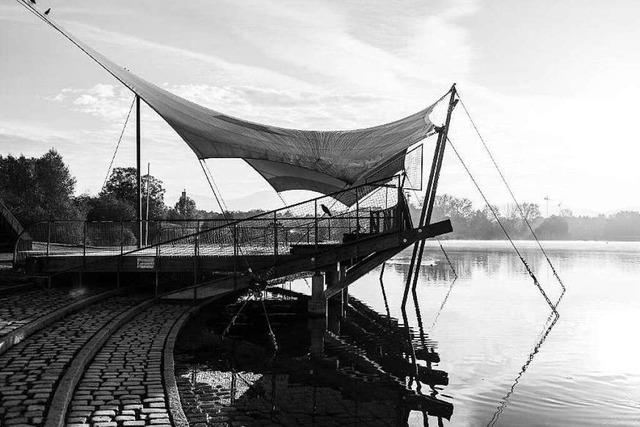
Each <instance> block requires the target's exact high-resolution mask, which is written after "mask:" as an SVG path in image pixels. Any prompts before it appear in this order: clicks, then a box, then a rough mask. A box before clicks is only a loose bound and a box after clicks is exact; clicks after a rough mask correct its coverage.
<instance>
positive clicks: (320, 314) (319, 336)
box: [308, 272, 327, 357]
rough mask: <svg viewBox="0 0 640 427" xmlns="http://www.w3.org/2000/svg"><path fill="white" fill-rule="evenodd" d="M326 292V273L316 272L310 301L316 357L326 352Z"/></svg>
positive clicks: (310, 327)
mask: <svg viewBox="0 0 640 427" xmlns="http://www.w3.org/2000/svg"><path fill="white" fill-rule="evenodd" d="M323 293H324V275H323V274H322V273H320V272H316V273H315V274H314V275H313V277H312V278H311V300H310V301H309V309H308V311H309V335H310V338H311V346H310V349H309V351H310V353H311V355H312V356H314V357H322V355H323V354H324V332H325V330H326V328H327V301H326V299H325V298H324V296H323Z"/></svg>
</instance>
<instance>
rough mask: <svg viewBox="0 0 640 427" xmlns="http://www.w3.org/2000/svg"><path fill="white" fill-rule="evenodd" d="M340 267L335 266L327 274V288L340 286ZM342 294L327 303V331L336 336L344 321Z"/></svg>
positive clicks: (331, 298) (336, 295)
mask: <svg viewBox="0 0 640 427" xmlns="http://www.w3.org/2000/svg"><path fill="white" fill-rule="evenodd" d="M339 277H340V276H339V273H338V265H333V266H332V267H331V268H329V269H328V270H327V271H326V272H325V280H326V282H327V288H331V287H334V286H338V282H339ZM342 303H343V301H342V292H338V293H337V294H335V295H334V296H332V297H330V298H329V299H328V301H327V329H329V331H331V332H333V333H334V334H339V333H340V322H341V321H342V314H343V307H342Z"/></svg>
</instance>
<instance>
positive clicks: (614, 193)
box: [0, 0, 640, 214]
mask: <svg viewBox="0 0 640 427" xmlns="http://www.w3.org/2000/svg"><path fill="white" fill-rule="evenodd" d="M37 6H38V7H39V8H41V9H42V10H44V9H46V8H48V7H51V8H52V13H51V17H52V18H53V19H54V20H56V21H57V22H60V23H61V24H62V25H63V26H65V27H66V28H68V29H69V30H70V31H71V32H72V33H74V34H75V35H76V36H78V37H79V38H80V39H82V40H84V41H86V42H87V43H88V44H90V45H91V46H93V47H94V48H96V49H97V50H99V51H101V52H102V53H104V54H105V55H107V56H108V57H110V58H111V59H113V60H114V61H115V62H117V63H119V64H121V65H123V66H126V67H127V68H129V69H131V70H132V71H134V72H136V73H138V74H140V75H141V76H142V77H144V78H146V79H148V80H149V81H151V82H153V83H156V84H158V85H160V86H162V87H164V88H166V89H168V90H170V91H172V92H174V93H177V94H179V95H181V96H184V97H186V98H188V99H190V100H193V101H195V102H198V103H201V104H204V105H207V106H209V107H211V108H214V109H216V110H219V111H223V112H225V113H228V114H231V115H235V116H238V117H241V118H245V119H248V120H253V121H258V122H262V123H268V124H274V125H280V126H286V127H295V128H306V129H309V128H318V129H327V128H356V127H364V126H370V125H375V124H379V123H383V122H387V121H391V120H394V119H397V118H399V117H402V116H404V115H407V114H410V113H412V112H415V111H417V110H419V109H420V108H423V107H425V106H426V105H428V104H430V103H431V102H433V100H435V99H437V98H438V97H440V96H441V95H442V94H443V93H444V92H446V91H447V90H448V88H449V86H450V85H451V83H453V82H457V84H458V87H459V89H460V91H461V93H462V97H463V100H464V101H465V103H466V104H467V106H468V107H469V108H470V109H471V111H472V114H473V115H474V118H475V119H476V120H477V122H478V125H479V126H480V129H481V131H482V132H483V134H484V136H485V137H486V140H487V142H488V143H489V145H490V146H491V147H492V149H493V151H494V154H495V155H496V157H497V159H498V161H499V162H500V164H501V166H502V167H503V169H504V172H505V173H506V175H507V177H508V178H509V181H510V182H511V184H512V186H513V188H514V190H515V192H516V195H517V196H518V198H519V199H520V200H521V201H529V202H534V203H538V204H539V205H540V209H541V212H542V213H543V214H544V213H545V201H544V197H545V196H549V197H550V198H551V201H550V203H549V211H550V213H552V212H553V211H554V210H557V209H558V205H559V204H561V207H562V208H569V209H571V210H573V212H574V213H576V214H598V213H612V212H615V211H619V210H625V209H635V210H640V197H639V196H637V195H636V193H635V192H631V191H625V190H626V189H627V188H628V187H630V186H632V185H633V184H634V183H637V182H640V179H639V178H640V170H639V169H638V168H637V167H636V165H635V163H636V161H637V160H636V158H637V155H638V154H639V153H640V150H639V149H638V148H637V147H636V146H635V145H634V142H635V141H636V140H637V139H638V133H639V132H638V129H637V127H636V126H635V120H634V117H633V114H634V112H635V111H634V110H635V108H634V101H633V100H634V98H635V97H636V95H638V94H639V93H640V85H639V84H638V83H637V77H636V76H637V74H638V71H640V52H639V51H638V50H637V49H636V48H635V43H634V41H635V40H638V38H639V36H640V28H638V27H637V25H636V24H635V17H637V16H638V14H639V12H640V4H639V3H637V2H633V1H631V0H628V1H619V2H616V3H615V4H608V3H604V2H591V3H590V4H589V5H588V6H587V5H585V4H584V3H582V2H578V1H564V2H550V1H543V2H536V3H529V2H512V1H502V2H491V3H489V2H483V1H474V0H459V1H454V2H444V1H438V2H434V3H432V4H424V3H422V2H407V3H406V4H404V5H402V7H400V5H398V4H396V3H392V4H389V3H381V4H376V5H375V7H374V6H373V5H371V4H370V3H368V2H362V1H349V2H337V1H324V2H320V1H318V2H305V4H304V5H301V4H299V3H296V2H271V1H255V2H242V3H236V2H230V1H222V2H217V3H216V5H215V6H212V5H211V4H210V3H208V2H204V1H198V2H190V3H189V4H176V3H172V2H167V1H154V2H150V1H141V2H135V3H130V2H123V1H113V2H107V3H104V2H103V3H96V4H87V3H86V2H80V1H78V0H69V1H66V2H65V3H64V4H58V3H56V2H54V1H49V2H46V1H39V2H38V5H37ZM394 6H395V7H394ZM0 21H1V22H2V25H0V61H1V64H2V66H1V67H0V79H1V80H2V82H3V83H2V88H1V91H0V117H1V118H0V154H2V155H6V154H14V155H18V154H20V153H24V154H25V155H27V156H39V155H41V154H43V153H44V152H46V151H47V150H48V149H49V148H51V147H55V148H56V149H57V150H58V151H59V152H60V153H61V154H62V155H63V156H64V158H65V161H67V163H68V164H69V165H70V168H71V172H72V174H73V175H74V176H76V178H77V180H78V184H77V188H76V192H77V193H78V194H81V193H92V194H93V193H96V192H98V191H99V188H100V186H101V185H102V182H103V180H104V178H105V173H106V170H107V166H108V163H109V160H110V159H111V156H112V154H113V150H114V148H115V144H116V141H117V137H118V135H119V133H120V130H121V128H122V124H123V122H124V118H125V116H126V114H127V111H128V108H129V105H130V103H131V100H132V95H131V94H130V93H129V92H128V91H126V90H124V89H123V87H122V86H121V85H120V84H118V82H116V81H115V80H114V79H113V78H112V77H110V76H109V75H108V74H107V73H106V72H104V71H103V70H101V69H100V68H99V67H98V66H97V65H96V64H95V63H93V62H92V61H91V60H89V59H88V58H87V57H86V56H85V55H84V54H82V53H81V52H80V51H79V50H78V49H77V48H75V47H74V46H72V45H71V44H70V43H69V42H68V41H66V40H64V39H63V38H62V37H61V36H60V35H59V34H57V33H55V32H54V31H52V30H51V29H50V28H47V27H46V26H45V25H44V24H43V23H42V22H40V21H38V20H37V19H36V18H35V17H33V16H32V15H30V14H29V13H28V12H27V11H25V10H24V9H23V8H22V7H20V5H19V4H18V3H17V2H8V3H6V4H3V5H2V6H0ZM569 28H570V29H571V31H568V29H569ZM605 34H606V37H603V35H605ZM142 119H143V126H142V132H143V134H142V136H143V159H142V161H143V164H144V165H145V168H146V164H147V162H151V173H152V175H154V176H156V177H158V178H160V179H161V180H162V181H163V182H164V184H165V187H166V188H167V194H166V202H167V204H168V205H172V204H173V203H175V201H176V200H177V199H178V197H179V195H180V192H181V191H182V190H183V189H184V188H187V189H188V191H189V193H190V194H191V195H192V196H193V197H194V198H195V199H196V201H197V204H198V207H199V208H201V209H206V210H213V209H215V208H216V206H215V203H214V201H213V198H212V197H211V192H210V190H209V189H208V186H207V183H206V180H205V178H204V176H203V175H202V172H201V171H200V169H199V166H198V164H197V161H196V158H195V155H194V154H193V153H192V152H191V151H190V150H189V148H188V147H187V146H186V144H184V143H183V142H182V140H180V138H179V137H178V136H177V135H176V134H175V132H173V130H172V129H171V128H169V126H167V125H166V124H165V123H163V122H162V121H161V120H160V119H159V118H158V117H157V116H156V115H155V114H153V113H152V112H151V111H150V110H149V109H148V108H144V109H143V118H142ZM132 124H133V123H130V126H128V127H127V131H126V133H125V138H124V140H123V142H122V146H121V147H120V151H119V154H118V156H117V158H116V161H115V164H114V165H115V166H133V165H134V126H132ZM452 126H453V129H452V139H453V140H454V141H455V143H456V146H457V147H458V148H459V149H460V150H461V151H462V153H463V155H464V156H465V159H466V160H467V161H468V163H469V165H470V167H471V168H472V169H473V171H474V173H476V174H477V175H478V176H479V179H480V181H481V184H482V185H483V186H484V187H485V189H486V190H487V191H488V193H489V195H490V200H491V202H492V203H493V204H504V203H508V202H509V200H508V198H507V193H506V191H505V190H504V188H503V187H501V186H499V182H498V180H497V175H496V174H495V172H494V171H492V169H491V168H490V165H489V162H488V159H487V158H486V155H485V154H483V153H482V151H481V146H480V144H479V142H478V141H477V140H476V139H474V138H475V137H474V136H473V134H472V132H471V130H472V128H471V127H470V125H469V123H468V122H467V120H466V118H465V116H464V114H463V111H462V109H461V108H458V109H457V111H456V114H455V116H454V119H453V124H452ZM428 157H429V156H427V158H428ZM425 163H427V162H425ZM209 165H210V166H211V168H212V170H213V173H214V175H215V177H216V181H217V182H218V185H219V186H220V188H221V191H222V193H223V196H224V197H225V199H226V200H227V201H228V202H230V204H231V206H230V208H233V205H232V201H233V200H234V199H238V200H243V199H247V198H248V197H251V195H253V194H263V195H264V200H262V202H263V203H265V204H266V203H269V204H271V206H267V205H266V206H265V207H278V205H276V206H273V204H274V203H280V202H279V199H278V198H277V196H276V195H275V193H274V192H273V190H271V189H270V187H269V186H268V185H267V184H266V183H265V182H264V181H263V180H262V178H261V177H259V176H258V175H257V173H256V172H254V171H253V170H252V169H251V168H250V167H248V166H247V165H245V164H244V163H243V162H242V161H241V160H210V161H209ZM187 172H188V173H187ZM267 192H269V193H267ZM440 192H441V193H445V192H446V193H450V194H454V195H456V196H460V197H468V198H471V199H472V200H473V201H474V203H476V204H481V203H482V202H481V201H480V199H479V198H478V196H477V194H476V193H475V190H474V188H473V186H472V185H471V183H470V182H469V180H468V179H467V177H466V176H465V175H464V173H463V171H462V169H461V168H460V166H459V164H458V162H457V160H456V159H455V158H454V157H453V155H452V152H451V150H449V151H448V153H447V156H446V158H445V164H444V169H443V175H442V181H441V187H440ZM267 194H272V195H273V197H270V196H269V199H272V200H270V201H268V200H266V197H267V196H266V195H267ZM630 194H631V196H629V195H630ZM300 197H302V195H301V194H288V193H285V194H284V198H285V200H287V201H293V200H297V199H299V198H300ZM256 203H257V204H259V203H260V201H256ZM280 205H281V203H280Z"/></svg>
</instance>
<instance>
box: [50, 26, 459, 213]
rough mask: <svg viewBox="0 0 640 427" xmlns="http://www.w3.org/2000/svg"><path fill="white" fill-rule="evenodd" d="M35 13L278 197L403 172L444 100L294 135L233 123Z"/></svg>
mask: <svg viewBox="0 0 640 427" xmlns="http://www.w3.org/2000/svg"><path fill="white" fill-rule="evenodd" d="M39 15H40V17H41V18H42V19H43V20H45V21H47V22H48V23H49V24H51V25H52V26H53V27H54V28H55V29H57V30H58V31H59V32H60V33H62V34H63V35H64V36H65V37H66V38H68V39H69V40H70V41H71V42H72V43H74V44H75V45H76V46H77V47H79V48H80V49H81V50H82V51H84V52H85V53H86V54H87V55H88V56H90V57H91V58H92V59H93V60H94V61H96V62H97V63H98V64H99V65H100V66H102V67H103V68H104V69H105V70H106V71H108V72H109V73H110V74H111V75H113V76H114V77H115V78H116V79H118V80H119V81H120V82H121V83H122V84H123V85H125V86H126V87H127V88H129V89H130V90H131V91H132V92H134V93H135V94H136V95H138V96H139V97H140V98H141V99H142V100H144V101H145V102H146V103H147V104H148V105H149V106H150V107H151V108H152V109H153V110H155V111H156V113H158V114H159V115H160V116H161V117H162V118H163V119H164V120H165V121H166V122H167V123H168V124H169V125H170V126H171V127H172V128H173V129H174V130H175V131H176V132H177V133H178V135H180V137H181V138H182V139H183V140H184V141H185V142H186V143H187V144H188V145H189V147H191V149H192V150H193V151H194V153H195V154H196V155H197V157H198V158H199V159H209V158H241V159H244V160H245V161H246V162H247V163H249V165H251V166H252V167H253V168H254V169H255V170H256V171H258V173H260V174H261V175H262V176H263V177H264V178H265V179H266V180H267V181H268V182H269V184H270V185H271V186H272V187H273V188H274V189H275V190H276V191H285V190H312V191H317V192H320V193H324V194H329V193H332V192H336V191H339V190H342V189H345V188H348V187H350V186H352V185H356V184H361V183H365V182H367V181H370V180H372V179H380V178H384V177H390V176H393V175H394V174H395V173H396V172H398V171H400V170H402V169H403V168H404V155H405V154H406V150H407V148H408V147H410V146H411V145H413V144H415V143H417V142H419V141H421V140H423V139H424V138H426V137H427V136H429V135H431V134H432V133H433V132H434V124H433V123H432V122H431V121H430V119H429V114H430V113H431V111H432V110H433V108H434V107H435V106H436V104H437V103H438V102H440V100H442V98H440V99H439V100H438V101H436V102H435V103H433V104H432V105H430V106H429V107H427V108H425V109H423V110H421V111H418V112H417V113H414V114H412V115H410V116H408V117H405V118H403V119H400V120H396V121H394V122H391V123H387V124H383V125H380V126H374V127H370V128H365V129H356V130H337V131H312V130H296V129H286V128H281V127H276V126H268V125H262V124H258V123H253V122H250V121H246V120H241V119H238V118H234V117H231V116H228V115H225V114H222V113H220V112H218V111H215V110H212V109H209V108H206V107H203V106H201V105H198V104H196V103H194V102H191V101H189V100H187V99H184V98H182V97H180V96H177V95H174V94H173V93H171V92H169V91H167V90H165V89H162V88H160V87H158V86H156V85H154V84H152V83H150V82H148V81H146V80H144V79H142V78H140V77H138V76H137V75H135V74H134V73H132V72H130V71H129V70H127V69H125V68H124V67H122V66H120V65H118V64H116V63H114V62H112V61H111V60H109V59H108V58H106V57H105V56H103V55H102V54H100V53H99V52H97V51H96V50H94V49H92V48H91V47H90V46H88V45H86V44H85V43H83V42H82V41H80V40H79V39H77V38H76V37H75V36H73V35H71V34H70V33H69V32H67V31H66V30H65V29H64V28H62V27H61V26H59V25H57V24H55V23H53V22H52V21H51V20H50V19H48V17H45V16H43V15H42V14H39ZM445 96H446V94H445ZM443 97H444V96H443ZM345 202H346V203H347V204H351V203H353V202H354V200H345Z"/></svg>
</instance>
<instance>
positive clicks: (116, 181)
mask: <svg viewBox="0 0 640 427" xmlns="http://www.w3.org/2000/svg"><path fill="white" fill-rule="evenodd" d="M142 182H143V206H142V212H143V216H144V217H146V216H147V214H146V213H147V210H148V212H149V214H148V217H149V219H152V220H157V219H166V220H169V221H176V220H190V219H222V218H223V216H222V214H220V213H217V212H208V211H203V210H199V209H197V207H196V203H195V201H194V200H193V199H191V198H190V197H188V196H187V194H186V192H183V194H182V195H181V196H180V198H179V199H178V200H177V201H176V202H175V204H173V206H172V207H169V206H167V205H166V204H165V200H164V195H165V189H164V188H163V185H162V181H160V180H159V179H157V178H155V177H153V176H146V175H145V176H143V177H142ZM75 185H76V180H75V178H74V177H73V176H72V175H71V173H70V171H69V168H68V167H67V166H66V165H65V163H64V161H63V159H62V156H61V155H60V154H59V153H58V152H57V151H55V150H53V149H52V150H50V151H49V152H47V153H45V154H44V155H43V156H41V157H38V158H27V157H24V156H19V157H14V156H12V155H9V156H6V157H4V156H0V198H2V200H3V201H4V203H5V204H6V205H7V207H8V208H9V209H10V210H11V211H12V212H13V214H14V215H15V216H16V218H17V219H18V221H20V222H21V223H22V224H23V225H29V224H32V223H35V222H38V221H46V220H49V219H76V220H89V221H120V220H134V219H135V217H136V208H135V207H136V200H137V195H136V172H135V169H134V168H115V169H113V171H112V173H111V175H110V176H109V179H108V180H107V182H106V184H105V185H104V187H103V188H102V189H101V191H100V192H99V193H98V194H97V195H89V194H82V195H80V196H75V195H74V193H75ZM147 200H148V206H147ZM409 205H410V209H411V211H412V215H413V216H414V218H418V217H419V214H420V212H419V209H420V208H419V207H416V206H415V205H414V204H412V203H410V204H409ZM521 208H522V211H523V213H524V216H525V217H526V218H527V220H528V222H529V224H531V226H532V228H533V229H534V231H535V232H536V234H537V235H538V237H539V238H542V239H557V240H565V239H566V240H640V212H636V211H621V212H618V213H616V214H613V215H599V216H591V217H589V216H574V215H573V214H572V213H571V212H570V211H568V210H564V211H563V212H561V214H560V215H552V216H550V217H547V218H544V217H542V215H541V214H540V208H539V205H537V204H535V203H522V205H521ZM494 211H495V212H496V214H497V216H498V218H499V220H500V223H501V224H502V225H503V226H504V228H505V229H506V230H507V232H508V233H509V235H510V236H511V237H512V238H514V239H530V238H531V233H530V230H529V228H528V226H527V224H526V222H525V221H524V220H523V219H522V215H521V214H520V212H519V210H518V209H517V207H516V206H510V207H507V208H506V209H504V212H503V211H500V209H498V208H497V207H494ZM262 212H264V211H262V210H252V211H248V212H239V211H238V212H235V211H234V212H228V213H227V214H230V215H231V216H232V217H234V218H245V217H249V216H252V215H257V214H259V213H262ZM442 218H449V219H451V222H452V224H453V229H454V232H453V233H450V234H448V235H447V236H445V238H448V239H486V240H494V239H495V240H497V239H504V238H505V236H504V232H503V231H502V228H501V227H500V224H499V223H498V221H497V220H496V219H495V217H494V215H493V213H492V212H491V209H490V208H489V207H488V206H485V207H483V208H480V209H477V208H476V207H474V206H473V204H472V202H471V201H470V200H469V199H465V198H460V197H455V196H452V195H449V194H442V195H438V196H437V197H436V201H435V206H434V213H433V219H432V220H433V221H437V220H439V219H442Z"/></svg>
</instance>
